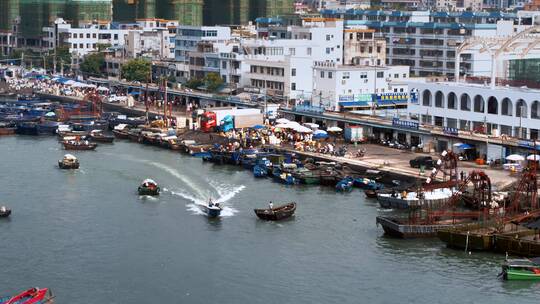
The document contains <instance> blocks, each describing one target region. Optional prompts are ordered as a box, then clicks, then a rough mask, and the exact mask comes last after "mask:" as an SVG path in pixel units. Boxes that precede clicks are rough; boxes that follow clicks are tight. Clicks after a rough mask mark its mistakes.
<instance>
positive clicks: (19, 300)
mask: <svg viewBox="0 0 540 304" xmlns="http://www.w3.org/2000/svg"><path fill="white" fill-rule="evenodd" d="M53 299H54V297H53V296H52V295H51V291H50V289H48V288H38V287H34V288H30V289H28V290H25V291H23V292H21V293H20V294H18V295H16V296H13V297H3V298H0V304H45V303H47V304H52V303H53Z"/></svg>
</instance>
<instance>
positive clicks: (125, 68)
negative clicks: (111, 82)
mask: <svg viewBox="0 0 540 304" xmlns="http://www.w3.org/2000/svg"><path fill="white" fill-rule="evenodd" d="M151 71H152V63H151V62H150V61H148V60H146V59H142V58H137V59H132V60H130V61H128V62H127V63H125V64H124V65H122V78H125V79H126V80H128V81H140V82H145V81H147V79H148V76H149V75H150V73H151Z"/></svg>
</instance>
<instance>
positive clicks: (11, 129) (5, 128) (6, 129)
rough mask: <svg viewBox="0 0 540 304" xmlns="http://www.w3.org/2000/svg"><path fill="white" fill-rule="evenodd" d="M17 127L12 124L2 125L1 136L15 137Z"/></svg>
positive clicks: (0, 127) (0, 125) (0, 124)
mask: <svg viewBox="0 0 540 304" xmlns="http://www.w3.org/2000/svg"><path fill="white" fill-rule="evenodd" d="M16 130H17V127H16V126H15V125H13V124H10V123H0V136H2V135H13V134H15V131H16Z"/></svg>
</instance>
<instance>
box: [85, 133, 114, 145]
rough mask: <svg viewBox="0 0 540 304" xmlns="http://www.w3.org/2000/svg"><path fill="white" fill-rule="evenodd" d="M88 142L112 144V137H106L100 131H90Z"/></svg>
mask: <svg viewBox="0 0 540 304" xmlns="http://www.w3.org/2000/svg"><path fill="white" fill-rule="evenodd" d="M90 140H92V141H95V142H101V143H112V142H113V141H114V136H111V135H106V134H104V133H103V131H102V130H92V131H91V132H90Z"/></svg>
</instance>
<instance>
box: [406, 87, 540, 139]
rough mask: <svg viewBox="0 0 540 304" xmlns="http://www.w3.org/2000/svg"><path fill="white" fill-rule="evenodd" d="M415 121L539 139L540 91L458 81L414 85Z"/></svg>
mask: <svg viewBox="0 0 540 304" xmlns="http://www.w3.org/2000/svg"><path fill="white" fill-rule="evenodd" d="M409 88H411V90H415V92H418V93H417V94H418V95H417V96H418V98H417V99H411V101H410V103H409V105H408V111H409V115H410V116H411V118H417V119H419V120H420V121H421V122H423V123H425V124H432V125H435V126H439V127H446V128H456V129H459V130H462V131H477V132H480V133H488V134H491V135H493V136H501V135H507V136H514V137H520V138H524V139H539V138H540V136H539V134H540V131H539V130H540V90H538V89H527V88H515V87H501V86H497V87H495V88H492V87H491V86H489V85H481V84H470V83H455V82H410V83H409Z"/></svg>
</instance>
